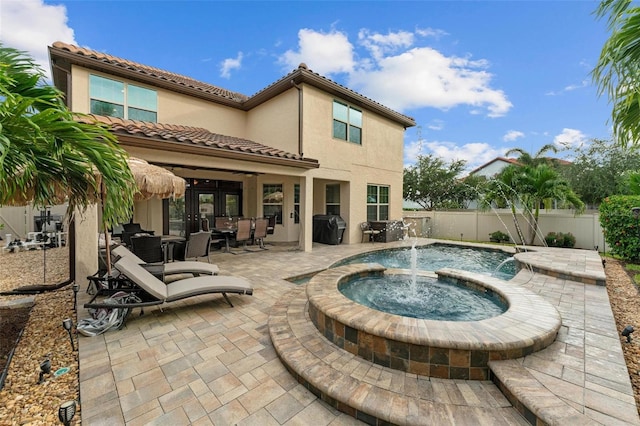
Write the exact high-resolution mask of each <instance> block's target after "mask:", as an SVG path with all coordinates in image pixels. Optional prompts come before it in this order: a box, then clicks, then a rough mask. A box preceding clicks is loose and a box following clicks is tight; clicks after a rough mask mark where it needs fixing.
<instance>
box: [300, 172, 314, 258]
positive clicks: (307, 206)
mask: <svg viewBox="0 0 640 426" xmlns="http://www.w3.org/2000/svg"><path fill="white" fill-rule="evenodd" d="M299 238H300V240H299V242H298V244H299V245H300V250H302V251H311V248H312V246H313V178H312V177H306V176H302V177H300V237H299Z"/></svg>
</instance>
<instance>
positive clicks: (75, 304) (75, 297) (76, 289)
mask: <svg viewBox="0 0 640 426" xmlns="http://www.w3.org/2000/svg"><path fill="white" fill-rule="evenodd" d="M71 288H72V289H73V309H74V310H76V311H77V310H78V292H79V291H80V285H79V284H78V283H76V282H74V283H73V286H71Z"/></svg>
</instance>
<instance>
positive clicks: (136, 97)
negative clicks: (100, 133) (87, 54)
mask: <svg viewBox="0 0 640 426" xmlns="http://www.w3.org/2000/svg"><path fill="white" fill-rule="evenodd" d="M89 96H90V98H91V114H97V115H106V116H109V117H118V118H125V119H129V120H140V121H150V122H154V123H155V122H156V121H158V94H157V92H156V91H155V90H150V89H146V88H144V87H140V86H136V85H134V84H127V83H123V82H121V81H117V80H112V79H109V78H104V77H100V76H97V75H90V76H89Z"/></svg>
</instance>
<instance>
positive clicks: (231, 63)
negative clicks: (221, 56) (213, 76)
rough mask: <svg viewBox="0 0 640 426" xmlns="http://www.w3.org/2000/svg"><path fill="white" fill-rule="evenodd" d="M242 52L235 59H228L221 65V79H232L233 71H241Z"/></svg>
mask: <svg viewBox="0 0 640 426" xmlns="http://www.w3.org/2000/svg"><path fill="white" fill-rule="evenodd" d="M242 57H243V55H242V52H238V56H236V57H235V58H227V59H225V60H224V61H222V63H221V64H220V77H223V78H230V77H231V70H239V69H240V67H241V66H242Z"/></svg>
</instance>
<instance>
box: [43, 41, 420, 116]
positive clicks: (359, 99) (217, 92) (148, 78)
mask: <svg viewBox="0 0 640 426" xmlns="http://www.w3.org/2000/svg"><path fill="white" fill-rule="evenodd" d="M61 52H66V53H67V55H66V56H65V57H66V58H67V59H70V60H72V61H82V64H83V65H84V66H88V67H91V68H95V69H98V70H102V71H105V72H111V73H113V72H114V67H116V69H119V70H120V71H121V72H122V73H123V74H126V76H127V77H128V78H135V79H138V80H141V81H144V82H146V83H148V84H156V85H163V84H165V85H166V84H171V85H173V86H172V89H174V90H176V89H178V88H183V89H191V90H195V91H196V93H200V94H201V95H203V96H204V95H207V96H208V99H217V100H219V101H221V102H224V103H225V104H227V105H231V106H234V107H237V108H241V109H244V110H248V109H250V108H253V107H255V106H257V105H259V104H261V103H262V102H264V101H266V100H268V99H271V98H272V97H275V96H277V95H278V94H280V93H282V92H284V91H285V90H289V89H291V83H292V82H296V83H303V82H304V83H308V84H311V85H313V86H316V87H319V88H321V89H322V90H324V91H326V92H328V93H331V94H335V95H337V96H340V97H344V98H346V99H345V100H348V101H350V102H354V103H355V104H357V105H360V106H362V107H365V108H368V109H370V110H372V111H375V112H377V113H379V114H381V115H383V116H386V117H388V118H390V119H392V120H394V121H396V122H399V123H401V124H402V125H403V126H404V127H411V126H415V125H416V123H415V120H414V119H413V118H412V117H409V116H407V115H404V114H401V113H399V112H397V111H394V110H392V109H391V108H388V107H386V106H384V105H382V104H380V103H379V102H376V101H374V100H373V99H371V98H368V97H366V96H363V95H361V94H359V93H358V92H356V91H354V90H352V89H349V88H348V87H346V86H343V85H341V84H339V83H336V82H335V81H333V80H331V79H328V78H326V77H324V76H322V75H320V74H318V73H315V72H313V71H311V70H310V69H308V67H307V66H306V65H305V64H304V63H302V64H300V65H299V66H298V68H297V69H295V70H293V71H292V72H290V73H289V74H287V75H286V76H284V77H282V78H281V79H280V80H278V81H276V82H274V83H272V84H270V85H269V86H267V87H265V88H264V89H262V90H260V91H259V92H257V93H255V94H254V95H252V96H246V95H243V94H240V93H237V92H232V91H230V90H226V89H223V88H220V87H217V86H213V85H211V84H207V83H203V82H201V81H198V80H195V79H192V78H190V77H185V76H183V75H179V74H175V73H172V72H169V71H164V70H161V69H158V68H153V67H150V66H147V65H143V64H139V63H137V62H132V61H128V60H126V59H122V58H118V57H116V56H112V55H108V54H105V53H101V52H97V51H94V50H90V49H86V48H81V47H77V46H74V45H72V44H67V43H63V42H61V41H57V42H55V43H53V45H52V47H51V56H52V58H53V57H54V56H56V55H60V54H61ZM69 54H71V55H69ZM63 84H64V83H63ZM190 94H194V93H193V92H190Z"/></svg>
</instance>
